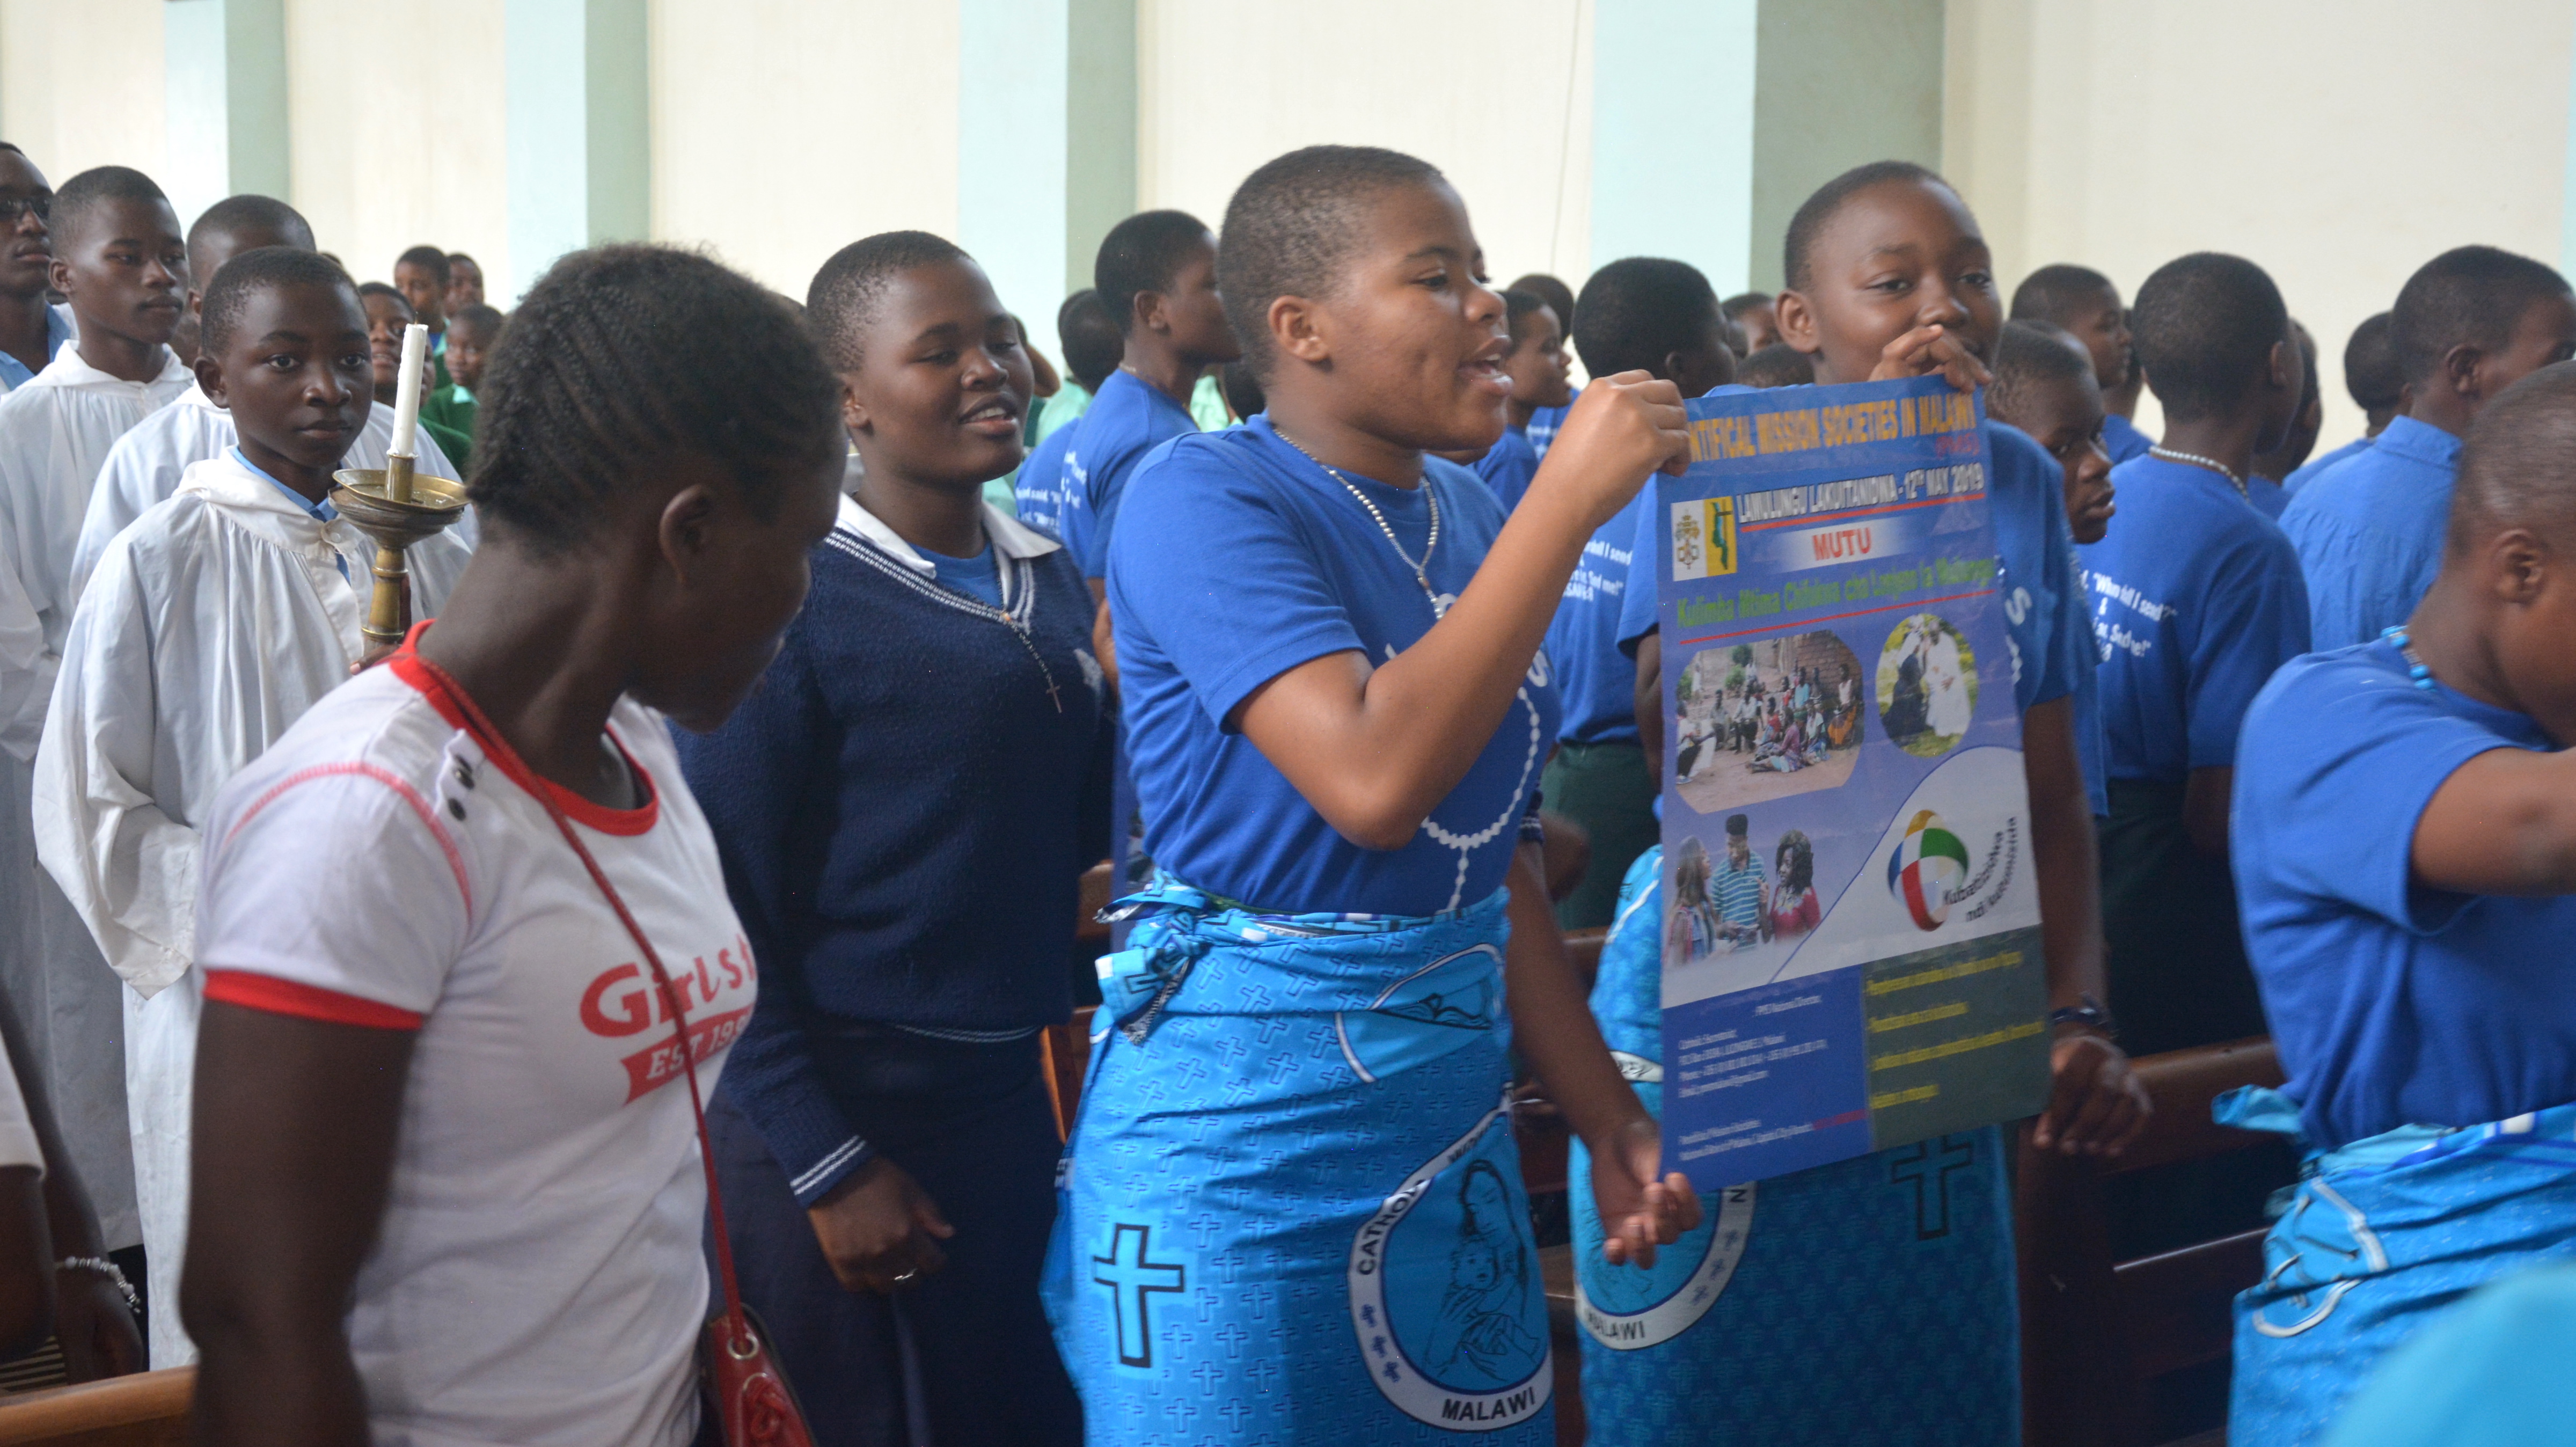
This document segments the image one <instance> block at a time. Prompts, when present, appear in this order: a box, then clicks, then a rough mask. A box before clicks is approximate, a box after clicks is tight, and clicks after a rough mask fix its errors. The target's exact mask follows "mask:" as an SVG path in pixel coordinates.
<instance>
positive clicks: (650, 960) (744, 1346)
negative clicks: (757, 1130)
mask: <svg viewBox="0 0 2576 1447" xmlns="http://www.w3.org/2000/svg"><path fill="white" fill-rule="evenodd" d="M417 638H418V634H417V632H415V634H414V640H415V641H416V640H417ZM409 656H410V659H411V663H412V666H413V667H414V668H416V669H418V670H419V672H420V674H421V675H422V676H423V677H425V678H427V679H428V680H429V681H430V682H431V683H432V684H434V685H436V687H437V688H438V690H439V691H440V692H441V693H443V694H445V695H446V699H447V702H448V703H450V704H452V705H454V707H455V709H456V711H457V712H458V713H459V714H462V715H463V716H464V719H465V731H466V732H467V733H470V734H472V735H473V736H474V738H475V741H476V742H477V743H479V744H481V745H482V746H483V749H484V751H485V752H486V753H493V752H496V751H506V750H508V749H509V744H508V742H507V741H506V740H504V739H503V738H502V737H501V731H500V730H499V729H496V728H494V727H493V726H492V721H491V720H490V719H488V718H486V717H484V716H483V710H482V709H481V708H479V707H477V706H476V704H475V702H474V700H473V698H472V697H471V696H469V695H468V694H467V693H466V692H465V690H464V688H463V687H461V686H459V685H458V683H457V682H456V680H455V679H453V678H451V677H449V676H448V673H447V670H445V669H443V668H441V667H439V666H438V665H437V664H435V663H432V662H430V661H429V660H428V659H426V658H422V657H420V656H419V654H418V653H417V652H412V653H410V655H409ZM512 757H516V755H515V754H512ZM526 792H527V793H529V794H530V795H531V796H533V797H534V798H535V799H536V801H537V802H538V803H540V804H542V805H544V806H545V810H546V817H547V818H549V819H552V820H554V821H555V828H557V829H559V830H561V831H562V832H563V837H564V842H565V843H566V844H569V845H571V846H572V852H573V853H574V854H576V855H579V856H580V857H581V866H582V868H584V869H586V870H589V871H590V882H591V883H593V884H596V885H598V886H599V892H600V894H601V895H602V896H603V897H605V898H606V899H607V901H608V907H609V908H610V909H613V910H615V911H616V912H617V919H618V922H619V923H620V924H623V925H625V926H626V933H627V934H628V935H630V936H632V937H633V939H634V941H635V948H637V949H639V950H641V951H643V952H644V963H645V964H646V965H647V966H649V967H650V968H651V969H652V971H653V988H655V989H656V990H659V991H660V992H661V994H662V1000H663V1003H664V1004H665V1005H667V1006H668V1007H669V1009H670V1011H671V1024H672V1028H673V1030H674V1031H675V1032H677V1037H678V1040H679V1046H680V1063H681V1064H682V1065H683V1066H684V1067H685V1068H686V1069H687V1071H688V1076H689V1112H690V1114H691V1115H693V1116H695V1117H696V1118H697V1122H698V1160H699V1163H700V1164H702V1165H703V1166H704V1167H705V1168H706V1173H707V1215H708V1218H709V1222H710V1224H711V1225H713V1226H714V1228H715V1232H714V1234H715V1244H716V1274H717V1276H718V1278H719V1279H720V1280H721V1281H722V1282H723V1283H724V1297H725V1302H724V1305H725V1330H726V1332H727V1333H728V1334H729V1335H730V1336H731V1337H732V1338H733V1342H734V1345H735V1347H736V1348H737V1349H738V1350H739V1351H741V1352H742V1353H744V1354H745V1355H748V1354H749V1353H750V1352H751V1351H753V1350H754V1349H755V1347H756V1346H757V1340H756V1339H755V1338H754V1337H753V1335H752V1332H751V1328H750V1324H749V1323H748V1322H747V1321H746V1320H745V1319H744V1316H743V1311H742V1288H741V1287H740V1286H739V1285H737V1284H736V1282H735V1280H734V1270H733V1238H732V1237H731V1236H730V1235H728V1234H727V1233H726V1231H725V1214H724V1192H723V1190H722V1189H721V1188H720V1187H719V1186H718V1185H717V1184H716V1153H715V1146H714V1144H713V1143H712V1142H711V1141H710V1140H708V1138H707V1109H706V1102H705V1100H704V1099H703V1098H702V1097H701V1096H700V1094H699V1091H698V1058H697V1052H696V1050H695V1049H693V1048H692V1047H691V1046H690V1044H689V1013H688V1007H687V1005H686V1004H685V1003H684V1002H683V1001H682V999H681V996H680V992H679V990H678V989H677V988H676V987H675V986H673V985H672V983H671V975H670V972H669V971H667V970H665V969H663V968H662V956H661V954H660V953H659V952H658V951H656V950H655V949H654V948H653V942H652V941H651V940H649V939H646V938H645V937H644V928H643V926H641V925H639V924H637V923H636V922H635V916H634V914H633V913H632V912H630V911H629V910H628V909H627V908H626V901H625V900H624V899H623V898H622V897H620V896H619V894H618V893H617V886H615V885H613V884H611V883H609V882H608V875H607V874H606V873H605V872H603V871H602V870H601V869H600V867H599V861H598V860H596V859H593V858H592V857H591V854H590V850H589V849H588V848H587V847H585V846H584V845H583V844H582V842H581V836H580V835H579V834H577V833H575V832H573V827H572V821H571V820H569V819H567V818H565V817H564V811H563V809H562V807H561V806H560V805H558V804H557V803H556V802H555V800H554V797H553V791H551V790H548V789H529V790H527V791H526Z"/></svg>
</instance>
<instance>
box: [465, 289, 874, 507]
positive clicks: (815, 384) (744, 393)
mask: <svg viewBox="0 0 2576 1447" xmlns="http://www.w3.org/2000/svg"><path fill="white" fill-rule="evenodd" d="M840 392H841V384H840V382H839V380H838V379H837V378H835V377H834V376H833V375H832V371H831V369H830V367H828V366H827V365H826V364H825V363H824V361H823V355H822V353H821V352H820V351H819V350H817V349H816V347H815V345H814V340H813V338H812V337H811V336H810V335H809V334H808V333H807V331H806V328H805V326H804V324H803V323H802V322H800V321H799V320H798V319H797V318H796V315H795V314H794V313H793V312H791V311H789V310H788V309H787V307H786V306H785V305H784V304H783V303H781V302H780V300H779V299H778V298H777V297H774V296H772V295H771V294H770V293H769V292H768V291H766V290H764V289H763V288H762V287H761V286H760V285H759V284H758V283H757V282H754V281H752V280H751V279H750V278H749V277H746V276H742V275H740V274H738V273H736V272H733V271H730V270H728V269H726V268H725V267H724V266H722V265H719V264H718V263H716V262H714V261H711V260H709V259H708V258H706V257H704V256H701V255H699V254H698V253H696V252H694V251H682V250H680V249H678V248H676V247H668V246H601V247H594V248H592V249H590V250H588V251H576V252H574V253H572V254H571V255H569V256H566V257H564V258H563V259H562V260H560V261H558V262H556V263H555V264H554V265H553V266H551V267H549V268H547V270H546V274H545V275H544V276H542V277H540V278H538V279H537V284H536V285H535V286H533V287H531V288H529V290H528V293H527V295H526V296H525V297H523V298H522V299H521V300H520V302H519V308H518V310H517V311H515V312H513V313H512V314H511V317H510V325H509V330H508V331H507V332H506V333H505V334H504V335H503V336H502V338H501V345H500V346H499V347H498V348H496V349H495V350H494V351H493V353H492V364H491V367H490V369H489V370H487V371H486V372H485V373H484V376H483V385H482V386H481V387H479V388H477V389H476V399H477V400H478V401H479V402H480V403H481V411H480V413H479V414H478V416H477V418H476V423H475V425H476V437H475V444H474V477H473V479H472V481H471V482H470V483H469V484H468V486H467V491H468V493H469V494H471V496H472V497H473V499H474V504H475V507H476V509H477V511H478V512H479V514H480V516H481V517H482V518H483V519H484V520H485V526H487V527H491V526H494V525H498V526H499V527H500V528H502V529H505V530H506V531H507V532H508V533H509V534H510V535H511V536H512V538H513V539H514V540H515V541H518V542H520V543H522V544H523V545H525V546H527V547H530V548H532V549H534V550H535V551H537V552H538V553H540V554H559V553H563V552H568V551H570V550H572V549H574V548H576V547H578V546H580V545H581V543H582V542H583V541H584V540H586V539H587V538H589V537H590V536H592V534H593V532H594V530H595V529H597V528H598V526H599V524H600V520H601V519H602V518H603V517H605V516H607V515H608V514H609V513H610V512H611V511H612V510H613V508H614V507H615V505H616V504H617V503H618V502H619V501H620V500H621V498H622V497H623V496H625V495H628V494H631V493H633V492H634V491H636V490H638V489H639V488H640V486H641V485H642V484H643V482H644V480H645V479H647V478H650V477H652V476H653V475H655V474H656V473H657V472H659V471H661V470H662V469H663V468H665V467H667V466H668V464H669V462H670V460H671V459H672V457H674V456H676V455H695V456H699V457H704V458H707V459H709V460H711V461H713V462H714V463H716V464H717V465H718V466H720V467H723V468H725V469H726V470H727V471H729V472H731V473H732V474H733V476H734V478H735V479H736V480H737V481H738V482H739V483H740V484H741V485H742V488H743V491H744V493H745V495H746V499H747V501H748V502H749V505H750V506H751V508H752V510H753V512H754V513H755V514H759V515H764V516H767V515H774V513H775V509H776V506H777V502H778V499H779V494H780V492H781V490H782V488H783V485H784V483H785V481H786V479H788V478H791V477H793V476H794V475H795V474H796V473H798V472H800V471H803V470H807V469H815V468H821V467H824V466H826V465H829V464H830V463H831V462H832V461H833V460H834V459H836V458H838V457H840V456H842V455H843V454H844V452H845V451H846V449H847V446H848V442H847V438H846V436H845V434H844V433H843V432H842V430H841V406H840Z"/></svg>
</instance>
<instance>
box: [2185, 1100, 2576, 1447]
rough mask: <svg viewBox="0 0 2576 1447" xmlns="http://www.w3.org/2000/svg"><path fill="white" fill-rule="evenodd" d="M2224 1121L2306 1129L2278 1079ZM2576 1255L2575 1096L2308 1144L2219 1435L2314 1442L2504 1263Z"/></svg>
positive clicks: (2267, 1242)
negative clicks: (2457, 1123)
mask: <svg viewBox="0 0 2576 1447" xmlns="http://www.w3.org/2000/svg"><path fill="white" fill-rule="evenodd" d="M2211 1114H2212V1115H2214V1116H2215V1117H2216V1118H2217V1120H2218V1122H2219V1123H2220V1124H2221V1125H2232V1126H2236V1127H2239V1128H2240V1129H2244V1130H2268V1131H2277V1132H2279V1133H2280V1134H2283V1135H2287V1136H2292V1137H2296V1136H2298V1135H2299V1134H2300V1129H2299V1108H2298V1106H2297V1104H2296V1103H2294V1102H2293V1101H2291V1100H2290V1098H2289V1097H2287V1096H2285V1095H2282V1094H2281V1093H2280V1092H2278V1091H2274V1090H2262V1089H2251V1088H2249V1089H2244V1090H2233V1091H2229V1092H2228V1093H2227V1094H2225V1095H2223V1096H2220V1097H2219V1098H2218V1101H2217V1103H2216V1105H2215V1106H2214V1107H2213V1108H2212V1110H2211ZM2571 1258H2576V1105H2557V1106H2551V1107H2550V1108H2549V1109H2547V1110H2542V1111H2536V1112H2534V1113H2532V1114H2529V1115H2520V1116H2515V1117H2514V1118H2513V1119H2511V1120H2507V1121H2501V1122H2497V1123H2495V1124H2492V1125H2479V1126H2468V1127H2464V1128H2460V1129H2450V1128H2446V1127H2441V1126H2403V1127H2400V1128H2399V1129H2396V1130H2393V1131H2389V1132H2387V1133H2385V1134H2382V1135H2375V1136H2372V1137H2370V1138H2368V1139H2366V1140H2358V1141H2354V1142H2353V1143H2352V1144H2350V1145H2347V1146H2344V1147H2341V1148H2340V1149H2337V1150H2332V1151H2322V1152H2310V1153H2309V1155H2308V1157H2307V1159H2306V1160H2305V1161H2303V1162H2302V1163H2301V1165H2300V1168H2299V1184H2298V1188H2297V1190H2296V1192H2295V1193H2294V1194H2293V1195H2292V1197H2291V1200H2290V1208H2289V1210H2287V1211H2285V1212H2283V1213H2282V1215H2281V1218H2280V1219H2279V1220H2277V1221H2275V1222H2273V1223H2272V1230H2271V1233H2270V1234H2269V1235H2267V1236H2266V1237H2265V1238H2264V1240H2263V1280H2262V1282H2261V1284H2259V1285H2257V1286H2255V1287H2254V1288H2253V1289H2251V1290H2249V1291H2245V1292H2242V1293H2240V1294H2239V1295H2238V1296H2237V1298H2236V1376H2235V1382H2234V1385H2233V1387H2232V1388H2231V1389H2230V1396H2231V1399H2230V1401H2229V1404H2228V1412H2227V1439H2228V1440H2229V1441H2231V1442H2260V1443H2263V1444H2264V1447H2275V1444H2277V1447H2298V1444H2301V1443H2310V1442H2317V1441H2321V1440H2323V1438H2324V1437H2325V1435H2326V1432H2327V1430H2328V1429H2329V1428H2331V1427H2332V1426H2333V1425H2334V1423H2335V1420H2336V1419H2337V1418H2338V1417H2339V1416H2340V1415H2341V1414H2342V1410H2343V1406H2344V1403H2345V1401H2346V1400H2347V1399H2348V1398H2349V1397H2350V1396H2351V1395H2352V1394H2353V1393H2354V1392H2356V1391H2358V1390H2360V1389H2361V1387H2362V1386H2364V1385H2365V1384H2367V1383H2368V1382H2369V1381H2370V1379H2371V1377H2372V1375H2373V1373H2374V1371H2375V1370H2376V1368H2377V1366H2378V1363H2379V1361H2380V1359H2381V1358H2382V1357H2384V1356H2386V1355H2387V1354H2388V1353H2389V1352H2391V1351H2393V1350H2395V1349H2396V1348H2397V1346H2398V1345H2399V1344H2400V1343H2402V1342H2404V1341H2405V1340H2406V1339H2407V1338H2408V1337H2410V1336H2412V1335H2413V1334H2414V1333H2415V1332H2417V1331H2419V1330H2421V1329H2422V1328H2423V1327H2424V1325H2425V1324H2426V1323H2427V1322H2429V1321H2431V1320H2432V1319H2433V1318H2434V1316H2436V1315H2437V1314H2438V1313H2440V1312H2441V1311H2443V1310H2445V1309H2446V1308H2448V1307H2450V1306H2451V1305H2452V1304H2453V1303H2455V1302H2457V1301H2458V1300H2459V1299H2460V1298H2461V1297H2463V1296H2466V1295H2468V1294H2469V1293H2470V1292H2471V1291H2474V1290H2476V1289H2477V1288H2478V1287H2480V1286H2483V1285H2485V1284H2486V1283H2488V1282H2490V1281H2493V1280H2495V1279H2497V1278H2498V1277H2501V1276H2505V1275H2507V1274H2509V1273H2512V1272H2515V1271H2519V1270H2523V1269H2526V1268H2529V1267H2533V1266H2541V1265H2546V1264H2549V1263H2553V1262H2565V1261H2567V1260H2569V1259H2571Z"/></svg>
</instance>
